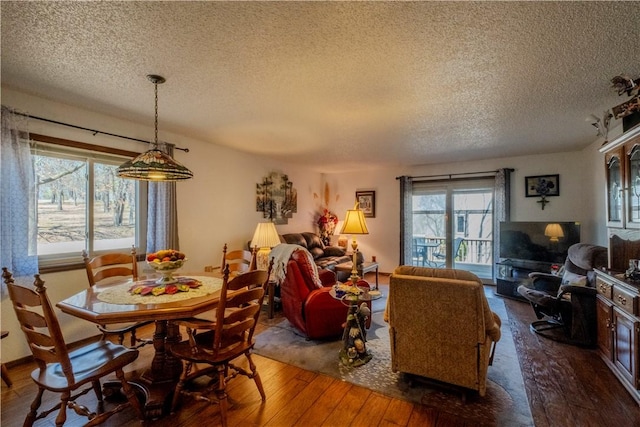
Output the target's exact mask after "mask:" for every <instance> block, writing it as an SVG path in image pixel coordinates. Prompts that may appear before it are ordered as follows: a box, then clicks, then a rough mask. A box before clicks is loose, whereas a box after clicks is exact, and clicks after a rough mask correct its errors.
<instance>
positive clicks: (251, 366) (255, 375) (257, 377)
mask: <svg viewBox="0 0 640 427" xmlns="http://www.w3.org/2000/svg"><path fill="white" fill-rule="evenodd" d="M245 356H246V357H247V360H248V361H249V369H251V377H252V378H253V381H255V383H256V387H258V391H259V392H260V397H262V401H263V402H264V401H265V400H267V395H266V394H265V393H264V387H263V386H262V380H261V379H260V374H259V373H258V368H257V367H256V364H255V363H253V359H252V358H251V353H246V354H245Z"/></svg>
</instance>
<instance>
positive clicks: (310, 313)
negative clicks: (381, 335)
mask: <svg viewBox="0 0 640 427" xmlns="http://www.w3.org/2000/svg"><path fill="white" fill-rule="evenodd" d="M304 252H305V251H304V250H297V251H295V252H293V253H292V254H291V257H290V258H289V261H288V262H287V275H286V277H285V279H284V280H283V282H282V283H281V285H280V299H281V302H282V311H283V314H284V317H285V318H287V320H289V322H290V323H291V324H292V325H293V326H295V327H296V328H297V329H298V330H300V332H302V333H304V334H305V335H306V336H307V338H308V339H329V338H339V337H341V336H342V332H343V330H344V328H343V325H344V323H345V321H346V320H347V312H348V310H349V307H348V306H347V305H345V303H343V302H342V301H340V300H337V299H335V298H334V297H332V296H331V294H330V293H329V291H330V290H331V287H332V286H333V285H334V284H335V283H336V274H335V273H334V272H333V271H331V270H325V269H319V270H318V275H319V279H320V282H321V286H320V285H319V284H316V281H315V280H314V278H313V275H314V269H313V266H312V265H310V264H309V262H313V258H312V257H307V256H306V254H305V253H304ZM358 286H360V287H367V288H368V287H369V284H368V283H367V282H366V281H364V280H361V281H360V282H358ZM368 304H369V308H371V302H370V301H369V302H368ZM369 323H370V319H368V321H367V327H368V326H369Z"/></svg>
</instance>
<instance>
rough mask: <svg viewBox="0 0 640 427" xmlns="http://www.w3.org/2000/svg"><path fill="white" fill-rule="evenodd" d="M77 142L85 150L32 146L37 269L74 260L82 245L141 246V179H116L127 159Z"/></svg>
mask: <svg viewBox="0 0 640 427" xmlns="http://www.w3.org/2000/svg"><path fill="white" fill-rule="evenodd" d="M78 145H82V146H83V147H84V149H80V148H75V147H61V146H57V145H52V144H44V143H40V142H38V143H37V144H36V145H35V148H34V149H33V162H34V172H35V174H36V179H35V182H36V194H37V208H36V212H35V213H36V217H37V226H38V241H37V245H38V259H39V265H40V268H41V269H42V268H43V267H53V266H59V265H64V264H75V263H77V262H79V261H80V260H81V258H80V254H81V252H82V250H83V249H86V250H87V251H88V252H89V253H90V254H92V255H93V254H95V253H99V252H114V251H129V250H130V249H131V247H132V246H135V247H136V248H146V241H145V240H146V239H145V236H146V217H147V209H146V200H147V197H146V195H147V193H146V188H147V185H146V183H144V182H140V181H135V180H129V179H121V178H118V176H117V174H116V171H117V168H118V166H119V165H120V164H122V162H123V161H124V160H125V159H126V157H123V156H120V155H116V154H112V153H108V152H106V153H105V152H104V151H109V150H105V149H104V147H99V148H100V151H92V150H90V149H87V148H90V147H91V146H89V145H86V144H81V143H78ZM96 148H98V147H96ZM138 250H139V249H138Z"/></svg>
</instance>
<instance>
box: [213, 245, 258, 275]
mask: <svg viewBox="0 0 640 427" xmlns="http://www.w3.org/2000/svg"><path fill="white" fill-rule="evenodd" d="M226 265H229V274H230V275H231V277H233V276H236V275H238V274H242V273H246V272H247V271H252V270H255V269H256V257H255V251H248V250H246V249H236V250H233V251H229V250H227V244H226V243H225V244H224V248H223V249H222V264H220V266H221V268H224V266H226Z"/></svg>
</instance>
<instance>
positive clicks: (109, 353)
mask: <svg viewBox="0 0 640 427" xmlns="http://www.w3.org/2000/svg"><path fill="white" fill-rule="evenodd" d="M2 277H3V279H4V281H5V283H6V284H7V288H8V290H9V297H10V298H11V302H12V303H13V309H14V311H15V313H16V316H17V317H18V321H19V323H20V328H21V329H22V332H24V335H25V337H26V338H27V343H28V344H29V348H30V349H31V353H32V355H33V358H34V360H35V362H36V364H37V366H38V367H37V368H36V369H35V370H34V371H33V372H31V379H32V380H33V381H34V382H35V383H36V385H37V386H38V392H37V394H36V397H35V399H34V400H33V403H32V404H31V410H30V411H29V413H28V414H27V416H26V418H25V420H24V425H25V426H31V425H33V423H34V422H35V421H36V420H38V419H41V418H45V417H46V416H47V415H49V414H50V413H51V412H53V411H55V410H56V409H59V411H58V416H57V417H56V420H55V423H56V426H62V425H63V424H64V422H65V421H66V419H67V414H66V409H67V407H69V408H71V409H73V410H74V411H75V412H76V413H77V414H78V415H82V416H85V417H87V418H88V420H89V422H88V423H87V424H85V425H86V426H94V425H98V424H101V423H103V422H104V421H105V420H107V419H108V418H109V417H111V415H113V414H115V413H117V412H120V411H122V410H123V409H125V408H126V407H128V406H132V407H133V408H134V410H135V411H136V413H137V416H138V419H140V420H141V422H142V420H143V418H144V416H143V414H142V409H141V406H140V402H139V401H138V398H137V397H136V395H135V393H134V391H133V388H132V387H131V385H129V383H128V382H127V381H126V380H125V377H124V372H123V368H124V367H125V366H127V365H128V364H130V363H131V362H133V361H134V360H136V358H137V357H138V350H135V349H130V348H127V347H125V346H122V345H117V344H114V343H112V342H110V341H104V340H101V341H98V342H95V343H92V344H88V345H85V346H82V347H79V348H76V349H75V350H73V351H70V350H69V349H68V348H67V345H66V343H65V341H64V337H63V335H62V330H61V329H60V324H59V323H58V319H57V317H56V314H55V312H54V310H53V306H52V305H51V302H50V301H49V298H48V296H47V288H46V287H45V286H44V282H43V281H42V280H41V279H40V275H39V274H36V275H35V276H34V277H35V281H34V286H35V290H33V289H29V288H26V287H23V286H18V285H16V284H15V283H14V280H13V276H12V274H11V272H9V271H8V270H7V268H6V267H3V268H2ZM114 373H115V375H116V377H117V378H118V379H119V380H120V383H121V384H122V390H123V392H124V394H125V395H126V396H127V402H126V403H123V404H120V405H118V406H117V407H115V408H114V409H112V410H110V411H108V412H104V400H103V397H102V391H101V389H100V379H101V378H103V377H105V376H106V375H111V374H114ZM85 386H87V387H85ZM83 387H84V390H81V388H83ZM92 389H93V391H94V392H95V394H96V397H97V399H98V410H97V413H96V412H92V411H91V410H89V408H87V407H85V406H82V405H78V404H77V403H76V402H75V400H76V399H77V398H78V397H80V396H82V395H84V394H86V393H88V392H89V391H91V390H92ZM45 390H48V391H51V392H54V393H60V394H61V396H60V402H59V403H58V404H57V405H55V406H53V407H52V408H50V409H47V410H44V411H42V412H41V413H39V414H38V409H39V408H40V405H41V403H42V395H43V393H44V391H45Z"/></svg>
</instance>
